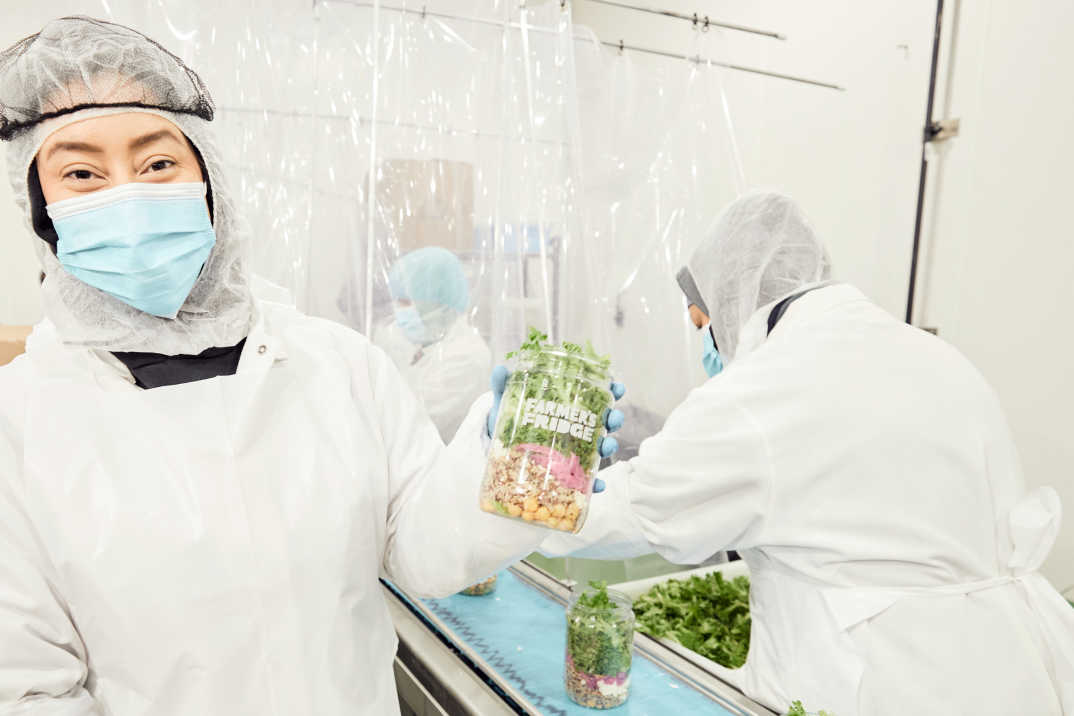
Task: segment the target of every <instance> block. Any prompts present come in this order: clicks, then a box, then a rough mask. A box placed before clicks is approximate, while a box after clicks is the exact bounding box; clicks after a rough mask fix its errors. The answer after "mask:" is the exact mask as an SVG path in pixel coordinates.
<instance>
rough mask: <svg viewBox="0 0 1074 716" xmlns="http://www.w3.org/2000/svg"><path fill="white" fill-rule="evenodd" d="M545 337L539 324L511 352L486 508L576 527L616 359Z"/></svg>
mask: <svg viewBox="0 0 1074 716" xmlns="http://www.w3.org/2000/svg"><path fill="white" fill-rule="evenodd" d="M545 340H546V336H544V335H543V334H541V333H538V332H536V331H534V332H532V333H531V334H530V339H529V341H527V342H526V344H525V345H523V347H522V349H520V350H519V351H518V353H517V354H513V355H516V356H517V361H516V365H515V367H514V370H513V371H512V373H511V376H510V378H508V380H507V387H506V389H505V391H504V395H503V399H502V401H501V403H500V412H499V416H498V417H497V420H496V426H495V428H494V430H493V435H492V439H493V440H492V448H491V450H490V451H489V459H488V468H487V469H486V472H485V479H484V482H483V483H482V486H481V509H483V510H485V511H486V512H491V513H493V514H498V515H502V516H504V517H508V518H512V519H516V520H522V521H524V522H529V523H533V524H538V525H542V526H545V527H548V528H551V529H556V530H562V531H564V532H578V531H579V530H580V529H582V525H583V524H584V523H585V518H586V513H587V511H588V509H589V498H590V496H591V495H592V493H593V479H594V472H596V470H597V467H598V465H599V464H600V452H599V447H600V440H601V438H602V437H603V436H604V433H605V427H604V420H605V415H606V414H607V412H608V410H609V409H610V408H611V406H612V403H613V402H614V401H613V398H612V394H611V390H610V384H611V374H610V368H611V361H610V360H609V359H608V358H607V357H605V356H598V355H597V354H596V352H595V351H594V350H593V348H592V346H585V347H583V346H579V345H576V344H573V343H563V344H562V345H560V346H551V345H548V344H546V343H545ZM510 357H511V356H509V358H510Z"/></svg>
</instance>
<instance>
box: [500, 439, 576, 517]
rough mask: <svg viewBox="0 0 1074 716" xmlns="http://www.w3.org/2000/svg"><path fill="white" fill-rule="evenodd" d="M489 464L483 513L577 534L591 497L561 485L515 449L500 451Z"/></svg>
mask: <svg viewBox="0 0 1074 716" xmlns="http://www.w3.org/2000/svg"><path fill="white" fill-rule="evenodd" d="M500 451H501V454H500V455H496V456H493V458H492V459H491V460H490V464H489V475H488V476H487V477H486V481H485V489H484V490H483V494H482V496H481V509H483V510H484V511H485V512H491V513H495V514H500V515H504V516H508V517H514V518H515V519H519V520H523V521H525V522H532V523H537V524H542V525H544V526H546V527H549V528H551V529H555V530H561V531H563V532H575V531H576V530H577V528H578V525H579V524H580V522H579V517H580V516H581V515H582V514H583V512H584V509H585V506H586V504H587V500H588V494H587V493H586V492H583V491H581V490H575V489H573V488H570V487H566V486H564V485H561V484H560V483H559V482H558V481H557V480H556V479H555V477H554V476H553V475H552V474H551V473H550V471H549V469H548V468H547V467H546V466H545V465H541V464H539V463H538V462H536V461H534V460H531V459H529V452H528V451H527V450H526V449H525V448H524V447H522V446H519V445H516V446H514V447H511V448H507V449H502V448H501V449H500Z"/></svg>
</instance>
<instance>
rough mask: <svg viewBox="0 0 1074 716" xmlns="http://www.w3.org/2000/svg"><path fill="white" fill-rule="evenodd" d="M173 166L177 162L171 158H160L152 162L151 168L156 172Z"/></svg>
mask: <svg viewBox="0 0 1074 716" xmlns="http://www.w3.org/2000/svg"><path fill="white" fill-rule="evenodd" d="M173 166H175V162H173V161H172V160H171V159H158V160H157V161H155V162H153V163H152V164H150V165H149V168H150V169H151V170H152V171H155V172H162V171H164V170H165V169H168V168H169V167H173Z"/></svg>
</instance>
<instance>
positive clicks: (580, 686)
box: [564, 582, 634, 709]
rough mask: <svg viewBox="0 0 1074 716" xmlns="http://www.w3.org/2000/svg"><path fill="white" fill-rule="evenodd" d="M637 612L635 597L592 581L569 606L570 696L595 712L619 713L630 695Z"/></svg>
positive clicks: (567, 679)
mask: <svg viewBox="0 0 1074 716" xmlns="http://www.w3.org/2000/svg"><path fill="white" fill-rule="evenodd" d="M633 646H634V610H633V607H632V605H631V602H630V597H628V596H627V595H625V594H622V593H620V592H616V591H613V590H609V589H607V588H606V587H605V585H604V584H603V583H599V582H590V583H589V586H588V587H587V588H586V589H584V590H581V591H576V592H575V593H574V594H573V595H572V596H571V600H570V602H569V604H568V605H567V655H566V659H565V661H566V664H565V669H564V679H565V682H566V687H567V695H568V696H570V697H571V700H572V701H574V702H575V703H577V704H579V705H581V706H585V707H587V708H591V709H613V708H615V707H616V706H621V705H622V704H623V703H624V702H625V701H626V700H627V697H628V696H629V695H630V665H631V661H632V650H633Z"/></svg>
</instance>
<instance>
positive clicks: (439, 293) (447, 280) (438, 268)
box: [388, 246, 470, 313]
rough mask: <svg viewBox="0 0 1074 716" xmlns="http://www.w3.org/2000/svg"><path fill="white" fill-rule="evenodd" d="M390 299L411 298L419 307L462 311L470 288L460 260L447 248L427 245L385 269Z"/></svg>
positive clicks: (466, 305)
mask: <svg viewBox="0 0 1074 716" xmlns="http://www.w3.org/2000/svg"><path fill="white" fill-rule="evenodd" d="M388 286H389V289H390V290H391V293H392V298H395V299H397V300H398V299H406V300H409V301H412V302H413V303H414V305H415V306H417V308H418V310H419V311H420V312H422V313H425V312H426V311H427V310H429V309H431V308H433V307H438V306H443V307H445V308H450V309H453V310H454V311H456V312H457V313H464V312H465V311H466V309H467V307H468V306H469V305H470V287H469V285H468V284H467V282H466V275H465V274H464V273H463V270H462V262H461V261H459V259H458V257H456V256H455V254H453V253H451V252H450V251H448V250H447V249H442V248H440V247H437V246H430V247H428V248H424V249H417V250H416V251H411V252H410V253H409V254H406V255H405V256H403V257H402V258H400V259H399V260H398V261H396V262H395V264H394V265H393V266H392V267H391V270H390V271H389V272H388Z"/></svg>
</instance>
